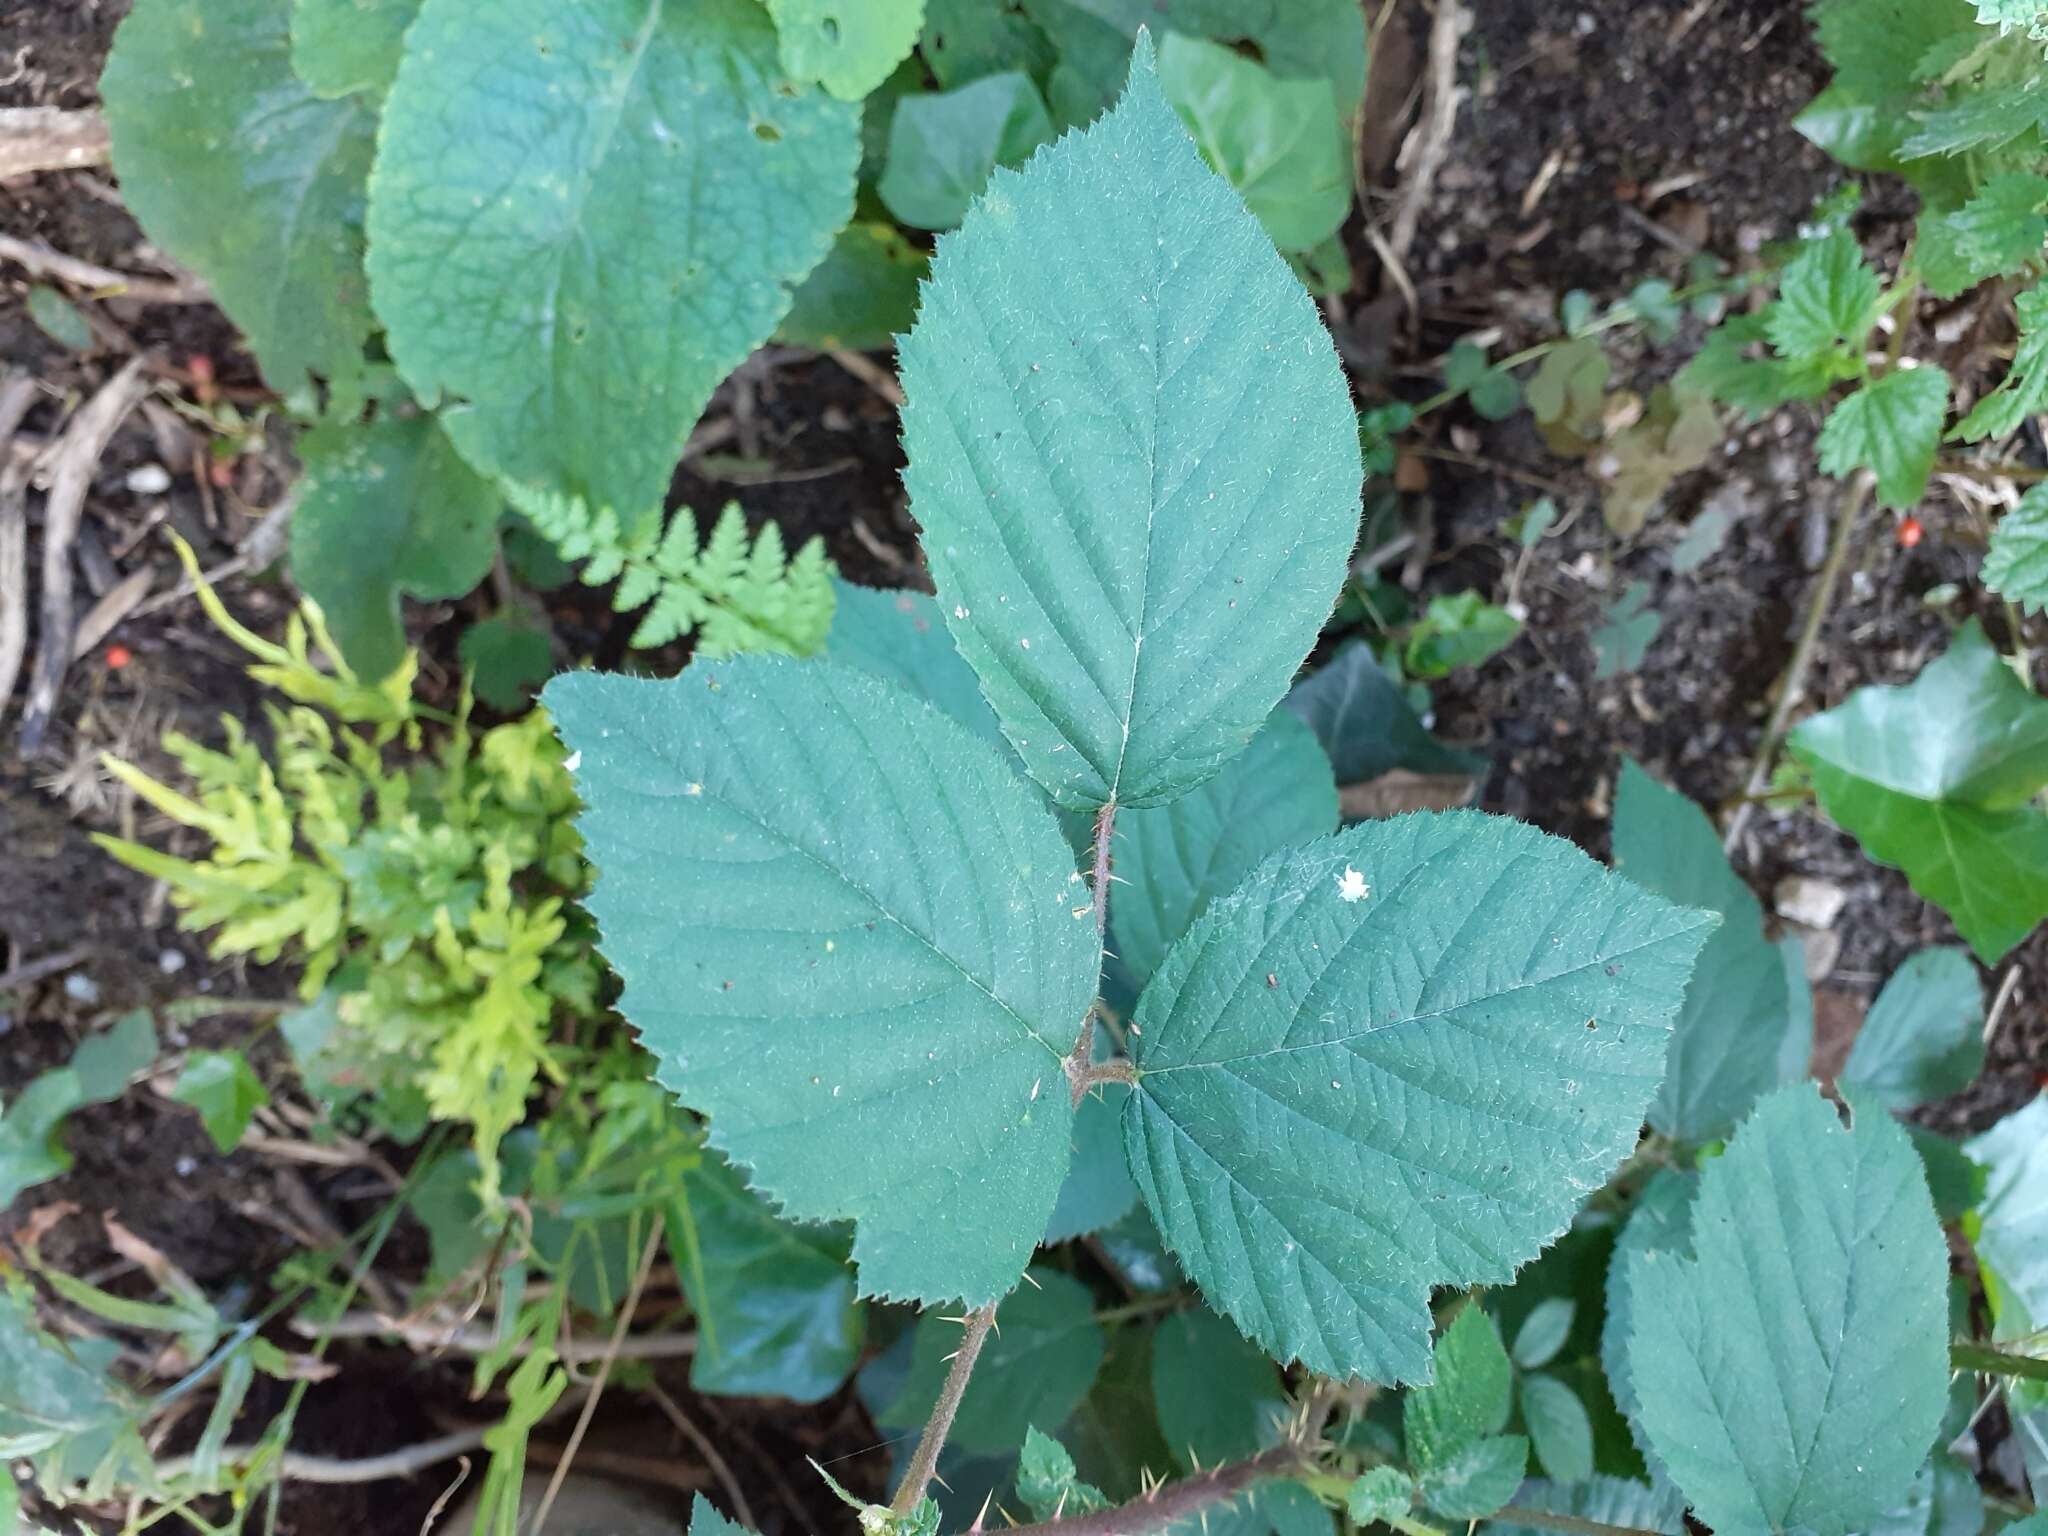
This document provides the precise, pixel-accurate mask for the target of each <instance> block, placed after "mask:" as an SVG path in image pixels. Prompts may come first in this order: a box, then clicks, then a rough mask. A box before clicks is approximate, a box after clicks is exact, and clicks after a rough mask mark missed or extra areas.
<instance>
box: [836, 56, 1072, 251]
mask: <svg viewBox="0 0 2048 1536" xmlns="http://www.w3.org/2000/svg"><path fill="white" fill-rule="evenodd" d="M1052 137H1053V125H1052V119H1051V118H1050V117H1049V116H1047V115H1046V110H1045V101H1044V99H1043V98H1042V97H1040V96H1039V94H1038V87H1037V86H1035V85H1033V84H1032V83H1031V77H1030V76H1028V75H1022V74H1018V73H1016V72H1015V71H1011V72H1008V73H1005V74H1000V75H984V76H983V77H982V78H981V79H979V80H976V81H973V82H971V83H970V84H967V85H963V86H961V87H960V88H959V89H958V90H955V91H920V92H917V93H915V94H913V95H908V96H905V97H903V98H902V99H901V100H899V101H898V102H897V103H896V115H895V116H894V117H893V118H891V119H890V121H889V159H888V163H887V164H886V165H885V166H884V167H883V170H882V179H881V180H880V181H879V182H878V183H876V186H875V191H876V192H877V193H879V194H880V195H881V199H882V201H883V202H884V203H886V204H887V205H888V208H889V211H890V212H891V213H893V214H895V215H896V217H897V218H898V219H900V220H902V221H903V222H904V223H905V224H908V225H911V226H912V227H913V228H916V229H951V228H953V226H954V225H956V224H958V223H959V222H960V221H961V220H962V219H964V218H965V217H966V216H967V209H968V207H969V206H970V205H971V204H972V203H973V202H974V200H975V198H977V197H979V196H980V195H981V190H982V188H983V187H985V186H987V185H988V179H989V177H990V175H991V174H992V173H993V172H994V171H995V169H996V167H997V166H999V165H1022V164H1023V163H1024V162H1025V161H1026V160H1028V159H1030V158H1031V152H1032V151H1033V150H1035V149H1037V148H1038V146H1039V145H1041V144H1044V143H1047V142H1048V141H1050V140H1051V139H1052Z"/></svg>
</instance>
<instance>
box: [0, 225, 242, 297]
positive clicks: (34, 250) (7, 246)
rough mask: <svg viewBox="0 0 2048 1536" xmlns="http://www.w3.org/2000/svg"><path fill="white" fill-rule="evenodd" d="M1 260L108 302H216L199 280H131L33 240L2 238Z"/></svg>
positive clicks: (0, 237)
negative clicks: (64, 283)
mask: <svg viewBox="0 0 2048 1536" xmlns="http://www.w3.org/2000/svg"><path fill="white" fill-rule="evenodd" d="M0 259H4V260H7V261H11V262H13V263H14V264H15V265H16V266H19V267H26V268H27V269H28V271H29V272H30V273H31V274H32V275H34V276H36V277H54V278H57V279H58V280H59V281H62V282H66V283H70V284H71V285H72V286H73V287H76V288H85V289H89V290H91V291H92V292H93V293H95V294H99V295H102V296H104V297H107V298H119V299H135V300H137V301H139V302H140V303H144V304H206V303H210V302H211V301H212V299H213V295H212V294H211V293H210V292H208V290H207V287H206V284H204V283H202V282H200V281H199V279H198V278H196V277H188V278H179V279H177V280H175V281H165V280H163V279H161V278H149V277H130V276H129V275H128V274H127V273H126V272H116V271H115V270H114V269H113V268H112V267H100V266H95V265H93V263H91V262H89V261H80V260H79V259H78V258H77V257H76V256H66V255H65V254H64V253H63V252H62V251H58V250H52V249H51V248H50V247H49V246H47V245H43V244H41V243H39V242H37V241H34V240H17V239H16V238H15V237H14V236H13V235H0Z"/></svg>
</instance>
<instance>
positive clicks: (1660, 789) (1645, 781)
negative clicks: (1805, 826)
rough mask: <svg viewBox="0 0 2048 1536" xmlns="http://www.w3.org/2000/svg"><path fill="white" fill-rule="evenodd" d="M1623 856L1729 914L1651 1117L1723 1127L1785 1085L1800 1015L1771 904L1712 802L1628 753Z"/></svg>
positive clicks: (1700, 1137)
mask: <svg viewBox="0 0 2048 1536" xmlns="http://www.w3.org/2000/svg"><path fill="white" fill-rule="evenodd" d="M1614 867H1615V869H1617V870H1618V871H1620V872H1621V873H1622V874H1624V875H1626V876H1627V877H1628V878H1629V879H1630V880H1632V881H1634V882H1635V883H1636V884H1637V885H1640V886H1642V887H1643V888H1644V889H1645V890H1649V891H1654V892H1656V893H1657V894H1658V895H1659V896H1662V897H1664V898H1665V899H1666V900H1668V901H1676V902H1683V903H1684V904H1685V905H1687V906H1690V907H1701V908H1704V909H1706V910H1707V911H1710V912H1718V913H1720V914H1721V917H1722V923H1721V926H1720V927H1719V928H1717V929H1715V930H1714V933H1713V935H1712V937H1710V938H1709V939H1708V940H1707V942H1706V947H1705V948H1703V949H1702V950H1701V951H1700V956H1699V961H1698V963H1697V964H1696V965H1694V966H1693V968H1692V980H1691V981H1690V982H1689V983H1688V984H1687V986H1686V989H1685V1006H1684V1007H1683V1008H1681V1009H1680V1010H1679V1014H1678V1023H1677V1026H1676V1027H1675V1028H1674V1029H1673V1030H1672V1033H1671V1050H1670V1054H1669V1055H1668V1057H1667V1058H1666V1065H1665V1070H1664V1081H1663V1084H1662V1085H1661V1086H1660V1087H1659V1088H1658V1089H1657V1097H1656V1099H1655V1101H1654V1102H1653V1103H1652V1104H1651V1105H1650V1112H1649V1120H1650V1124H1651V1125H1652V1126H1654V1127H1655V1128H1656V1129H1657V1130H1659V1131H1661V1132H1663V1133H1664V1134H1665V1135H1666V1136H1670V1137H1673V1138H1675V1139H1676V1140H1679V1141H1683V1142H1702V1141H1710V1140H1712V1139H1714V1138H1715V1137H1717V1136H1725V1135H1727V1134H1728V1132H1729V1131H1730V1130H1732V1129H1733V1128H1734V1126H1735V1122H1736V1121H1737V1120H1738V1119H1740V1118H1741V1117H1742V1116H1743V1115H1744V1114H1746V1113H1747V1112H1748V1110H1749V1107H1750V1105H1752V1104H1754V1103H1755V1102H1756V1101H1757V1099H1758V1098H1759V1097H1760V1096H1761V1095H1763V1094H1765V1093H1767V1092H1769V1091H1770V1090H1771V1089H1772V1088H1775V1087H1776V1086H1777V1085H1778V1083H1779V1081H1780V1077H1779V1072H1778V1062H1777V1051H1778V1044H1779V1042H1780V1041H1781V1040H1783V1039H1784V1037H1785V1032H1786V1030H1787V1028H1788V1027H1789V1026H1790V1024H1791V1022H1792V1019H1793V1008H1792V999H1791V996H1790V991H1789V986H1788V983H1787V980H1786V975H1785V967H1784V966H1783V965H1782V964H1780V963H1779V957H1778V954H1777V950H1776V948H1775V946H1773V945H1772V944H1771V942H1770V941H1769V940H1768V939H1766V938H1765V937H1764V910H1763V906H1762V904H1761V903H1759V902H1758V901H1757V899H1756V895H1755V893H1754V892H1752V891H1751V890H1750V888H1749V885H1748V883H1747V882H1746V881H1744V880H1743V879H1742V877H1741V876H1739V875H1738V874H1736V873H1735V871H1734V870H1733V869H1731V868H1730V867H1729V865H1728V856H1727V855H1726V854H1725V853H1723V852H1722V851H1721V838H1720V835H1719V834H1718V833H1717V832H1715V830H1714V825H1713V823H1712V822H1711V821H1709V820H1708V819H1707V816H1706V813H1705V812H1704V811H1702V810H1701V809H1700V808H1699V807H1698V806H1696V805H1694V804H1693V803H1692V801H1690V800H1688V799H1687V798H1686V797H1685V796H1684V795H1681V794H1679V793H1678V792H1677V791H1676V790H1673V789H1667V788H1666V787H1665V786H1663V785H1662V784H1659V783H1658V782H1657V781H1656V780H1655V779H1653V778H1651V777H1650V776H1649V775H1648V774H1647V773H1645V772H1643V770H1642V769H1641V768H1639V767H1638V766H1636V764H1635V763H1634V762H1632V761H1629V760H1627V759H1624V760H1623V761H1622V765H1621V778H1620V781H1619V782H1618V783H1617V784H1616V786H1615V791H1614ZM1799 1075H1800V1076H1802V1077H1803V1076H1804V1075H1805V1073H1804V1071H1803V1070H1802V1071H1801V1072H1800V1074H1799Z"/></svg>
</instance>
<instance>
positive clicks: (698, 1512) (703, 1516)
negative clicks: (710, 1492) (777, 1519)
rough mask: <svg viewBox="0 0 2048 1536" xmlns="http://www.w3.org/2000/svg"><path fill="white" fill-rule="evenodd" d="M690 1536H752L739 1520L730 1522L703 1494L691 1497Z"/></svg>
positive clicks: (694, 1494)
mask: <svg viewBox="0 0 2048 1536" xmlns="http://www.w3.org/2000/svg"><path fill="white" fill-rule="evenodd" d="M689 1530H690V1536H750V1533H749V1532H748V1530H747V1528H746V1527H745V1526H743V1525H741V1524H740V1523H739V1522H738V1521H737V1520H729V1519H727V1518H726V1517H725V1515H724V1514H722V1513H721V1512H720V1511H719V1508H718V1506H717V1505H716V1504H713V1503H712V1502H711V1501H710V1500H709V1499H707V1498H705V1497H704V1495H703V1494H701V1493H693V1494H691V1495H690V1527H689Z"/></svg>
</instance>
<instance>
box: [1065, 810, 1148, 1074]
mask: <svg viewBox="0 0 2048 1536" xmlns="http://www.w3.org/2000/svg"><path fill="white" fill-rule="evenodd" d="M1115 831H1116V802H1115V801H1114V800H1112V801H1110V802H1109V803H1108V804H1107V805H1105V806H1104V807H1103V808H1102V809H1101V810H1099V811H1097V812H1096V813H1095V860H1094V870H1093V873H1092V876H1091V884H1090V885H1089V898H1090V900H1091V902H1092V903H1093V905H1094V907H1095V943H1096V946H1097V947H1098V948H1100V947H1101V946H1102V944H1103V943H1104V942H1105V941H1106V940H1107V939H1108V937H1109V843H1110V838H1111V836H1112V835H1113V834H1114V833H1115ZM1109 1065H1110V1066H1112V1067H1117V1066H1120V1067H1121V1069H1122V1072H1123V1075H1122V1076H1117V1075H1116V1074H1115V1073H1113V1072H1109V1071H1108V1070H1107V1068H1099V1067H1097V1066H1096V1065H1095V1005H1094V1004H1093V1003H1090V1004H1089V1005H1088V1013H1087V1016H1086V1017H1084V1018H1083V1019H1082V1020H1081V1037H1080V1038H1079V1039H1078V1040H1076V1041H1075V1042H1074V1049H1073V1050H1072V1051H1070V1052H1069V1053H1068V1055H1067V1084H1068V1087H1069V1089H1070V1090H1071V1092H1072V1094H1073V1105H1074V1107H1075V1108H1076V1109H1079V1108H1080V1107H1081V1100H1082V1098H1083V1097H1084V1096H1085V1095H1086V1094H1087V1092H1088V1090H1089V1089H1090V1088H1093V1087H1094V1086H1095V1085H1096V1084H1098V1083H1105V1082H1124V1083H1128V1082H1135V1081H1136V1079H1135V1078H1133V1077H1132V1076H1131V1075H1130V1070H1131V1068H1130V1063H1129V1062H1122V1063H1110V1064H1109Z"/></svg>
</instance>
